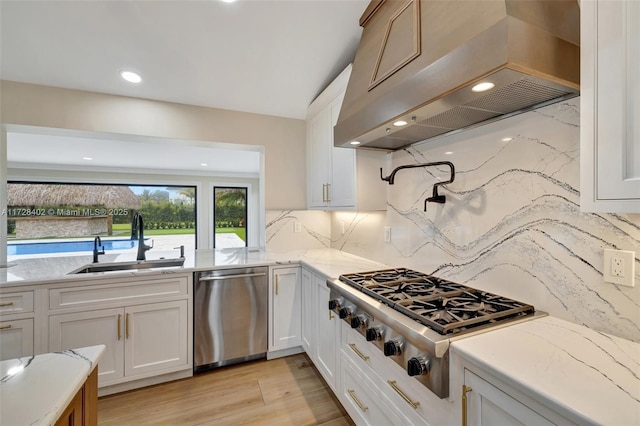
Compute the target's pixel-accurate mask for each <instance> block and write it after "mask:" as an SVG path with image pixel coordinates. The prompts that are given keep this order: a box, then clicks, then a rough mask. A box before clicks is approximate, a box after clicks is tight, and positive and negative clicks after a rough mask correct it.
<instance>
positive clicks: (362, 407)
mask: <svg viewBox="0 0 640 426" xmlns="http://www.w3.org/2000/svg"><path fill="white" fill-rule="evenodd" d="M347 392H349V396H350V397H351V399H353V402H355V403H356V405H357V406H358V408H360V410H362V412H363V413H364V412H365V411H367V410H368V409H369V407H367V406H366V405H363V404H362V402H360V400H359V399H358V397H357V396H356V391H354V390H353V389H347Z"/></svg>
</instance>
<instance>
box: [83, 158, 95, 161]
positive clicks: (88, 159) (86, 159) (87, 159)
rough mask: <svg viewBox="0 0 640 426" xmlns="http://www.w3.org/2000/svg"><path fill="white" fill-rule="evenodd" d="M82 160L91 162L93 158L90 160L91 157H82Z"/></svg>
mask: <svg viewBox="0 0 640 426" xmlns="http://www.w3.org/2000/svg"><path fill="white" fill-rule="evenodd" d="M82 159H83V160H85V161H91V160H93V158H92V157H82Z"/></svg>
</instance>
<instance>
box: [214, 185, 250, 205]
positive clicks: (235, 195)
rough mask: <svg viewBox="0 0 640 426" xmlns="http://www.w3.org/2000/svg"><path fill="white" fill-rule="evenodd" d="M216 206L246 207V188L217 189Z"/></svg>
mask: <svg viewBox="0 0 640 426" xmlns="http://www.w3.org/2000/svg"><path fill="white" fill-rule="evenodd" d="M215 195H216V204H218V205H221V206H244V205H246V204H247V190H246V189H245V188H216V194H215Z"/></svg>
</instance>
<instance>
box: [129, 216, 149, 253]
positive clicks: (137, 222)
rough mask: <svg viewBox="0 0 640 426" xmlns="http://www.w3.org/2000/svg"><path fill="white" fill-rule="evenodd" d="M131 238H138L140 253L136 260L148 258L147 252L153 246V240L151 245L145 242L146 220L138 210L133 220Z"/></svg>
mask: <svg viewBox="0 0 640 426" xmlns="http://www.w3.org/2000/svg"><path fill="white" fill-rule="evenodd" d="M131 239H132V240H135V239H137V240H138V255H137V256H136V260H146V256H145V254H146V252H147V250H151V249H152V248H153V240H152V241H151V245H150V246H148V245H146V244H145V243H144V220H143V219H142V215H141V214H140V213H138V212H136V213H135V214H134V215H133V220H132V221H131Z"/></svg>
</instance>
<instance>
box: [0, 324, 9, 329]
mask: <svg viewBox="0 0 640 426" xmlns="http://www.w3.org/2000/svg"><path fill="white" fill-rule="evenodd" d="M9 328H11V324H7V325H3V326H1V327H0V330H7V329H9Z"/></svg>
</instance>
